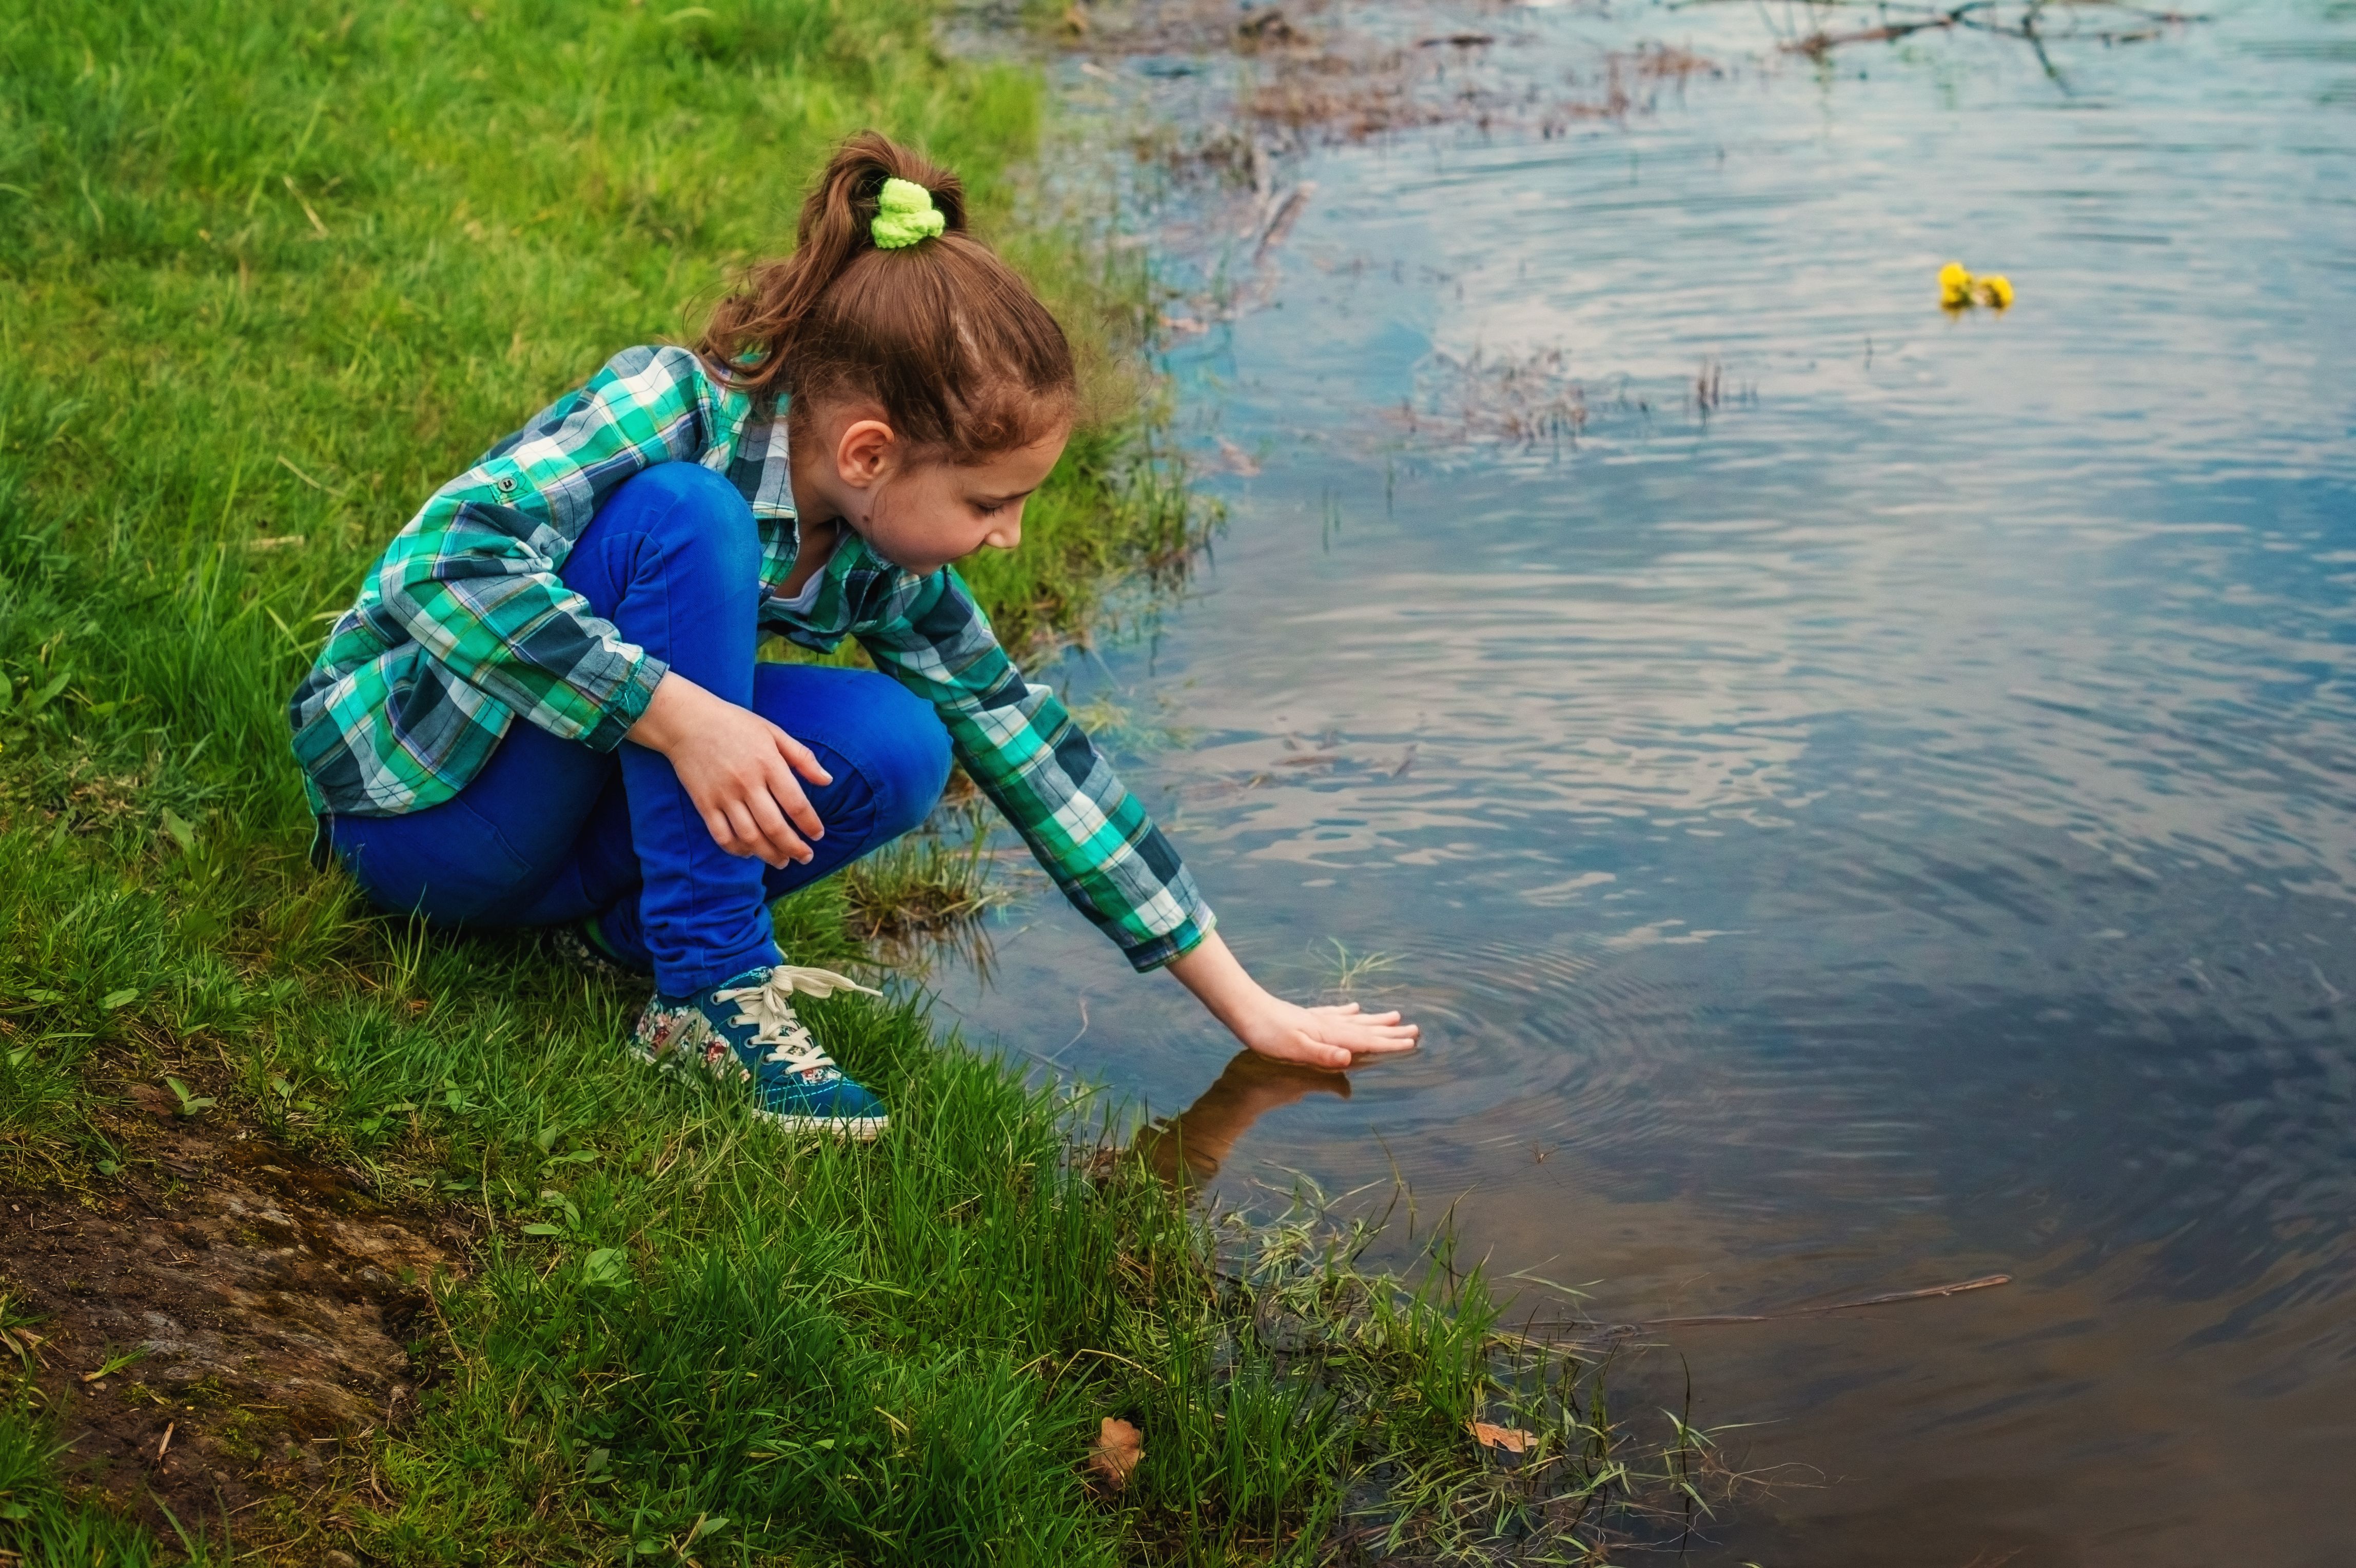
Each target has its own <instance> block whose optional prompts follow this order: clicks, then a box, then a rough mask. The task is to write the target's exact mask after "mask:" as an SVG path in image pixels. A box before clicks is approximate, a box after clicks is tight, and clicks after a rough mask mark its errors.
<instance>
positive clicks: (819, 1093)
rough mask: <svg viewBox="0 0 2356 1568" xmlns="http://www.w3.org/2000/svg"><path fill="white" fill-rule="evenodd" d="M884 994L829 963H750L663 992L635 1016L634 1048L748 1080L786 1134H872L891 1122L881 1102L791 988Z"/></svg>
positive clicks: (673, 1066) (644, 1055)
mask: <svg viewBox="0 0 2356 1568" xmlns="http://www.w3.org/2000/svg"><path fill="white" fill-rule="evenodd" d="M797 991H798V992H801V993H804V994H806V995H809V996H830V995H832V994H833V993H835V992H838V991H858V992H863V993H866V994H867V995H869V996H880V995H882V994H883V993H881V992H879V991H874V990H872V989H870V988H869V987H867V986H864V985H862V984H860V983H858V982H857V981H854V980H851V979H848V978H846V977H845V976H843V975H840V974H837V973H835V972H833V971H832V970H826V969H802V968H798V967H797V966H795V965H793V964H789V963H780V964H774V965H770V966H768V967H766V968H762V969H748V970H746V971H745V972H744V973H742V974H740V975H738V976H737V977H736V978H735V979H734V980H724V981H723V982H721V983H719V984H717V985H714V986H712V987H711V988H709V989H708V990H704V991H699V992H697V993H695V994H694V995H692V996H685V997H672V996H657V997H656V998H655V999H654V1000H653V1001H651V1002H648V1004H647V1010H646V1011H645V1012H644V1013H641V1014H640V1015H638V1026H637V1030H636V1031H635V1032H634V1034H633V1036H632V1037H631V1042H630V1049H631V1054H632V1055H634V1056H636V1057H637V1058H638V1059H639V1060H640V1061H645V1062H651V1063H653V1064H654V1065H655V1066H657V1067H659V1068H663V1069H667V1070H669V1071H674V1072H676V1071H684V1070H687V1069H691V1068H698V1067H700V1068H702V1069H704V1070H706V1071H708V1072H711V1073H714V1074H716V1075H718V1076H720V1077H722V1078H728V1077H732V1076H733V1077H734V1079H736V1080H737V1081H738V1082H749V1083H751V1084H752V1085H753V1092H754V1094H755V1096H756V1097H757V1099H758V1101H759V1104H760V1110H761V1114H762V1115H764V1116H766V1117H767V1118H768V1119H769V1120H770V1121H772V1122H776V1123H777V1124H778V1125H779V1126H781V1127H783V1128H785V1129H786V1130H787V1132H790V1133H830V1134H832V1135H834V1136H836V1137H841V1138H862V1139H864V1138H873V1136H875V1134H876V1133H881V1132H882V1131H883V1129H884V1128H885V1127H886V1126H887V1125H889V1124H890V1122H891V1118H890V1117H889V1116H888V1115H887V1114H886V1113H885V1112H884V1110H883V1101H880V1100H877V1099H876V1098H875V1097H874V1096H873V1095H872V1094H870V1093H868V1092H867V1090H864V1089H862V1088H861V1087H860V1086H859V1085H858V1084H855V1083H853V1082H851V1079H847V1078H845V1077H844V1076H843V1075H842V1069H841V1068H839V1067H837V1066H835V1065H834V1058H831V1057H830V1056H828V1055H827V1054H826V1052H825V1051H824V1050H822V1049H820V1048H819V1044H818V1042H817V1041H815V1040H813V1039H811V1038H810V1032H809V1027H808V1026H805V1025H804V1024H803V1023H802V1021H801V1020H800V1019H799V1018H798V1017H796V1016H795V1015H794V1004H793V995H794V993H795V992H797Z"/></svg>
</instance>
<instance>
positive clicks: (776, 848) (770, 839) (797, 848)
mask: <svg viewBox="0 0 2356 1568" xmlns="http://www.w3.org/2000/svg"><path fill="white" fill-rule="evenodd" d="M752 810H753V823H754V825H755V827H756V828H758V829H759V830H760V833H761V847H762V849H763V850H764V851H766V853H765V854H763V855H762V856H761V858H762V859H763V860H765V861H767V862H768V864H770V865H783V864H784V863H785V861H787V860H808V859H809V858H810V855H811V853H812V852H811V850H810V849H809V845H807V844H805V843H802V841H801V840H799V839H798V838H796V837H795V836H794V830H793V829H791V828H789V827H787V825H786V819H785V815H784V813H783V812H781V811H778V810H777V803H776V801H775V800H771V799H770V798H769V797H768V796H767V795H766V794H762V793H759V792H757V791H756V792H755V795H754V796H753V800H752ZM773 855H775V856H782V857H783V859H771V858H770V857H771V856H773Z"/></svg>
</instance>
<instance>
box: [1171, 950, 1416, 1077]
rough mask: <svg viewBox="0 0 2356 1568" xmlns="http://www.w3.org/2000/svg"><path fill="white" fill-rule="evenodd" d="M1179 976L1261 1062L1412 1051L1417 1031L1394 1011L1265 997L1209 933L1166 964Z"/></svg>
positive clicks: (1330, 1062)
mask: <svg viewBox="0 0 2356 1568" xmlns="http://www.w3.org/2000/svg"><path fill="white" fill-rule="evenodd" d="M1170 972H1171V973H1173V974H1174V975H1176V976H1177V977H1178V979H1179V981H1180V983H1183V985H1184V986H1185V987H1186V989H1187V990H1189V991H1191V992H1193V993H1194V998H1195V1000H1196V1001H1198V1002H1200V1003H1202V1004H1203V1005H1204V1006H1205V1007H1206V1008H1208V1009H1209V1010H1210V1014H1211V1016H1213V1017H1214V1018H1216V1019H1217V1020H1218V1021H1219V1022H1220V1023H1222V1024H1225V1025H1226V1026H1227V1027H1228V1029H1229V1030H1230V1031H1232V1032H1233V1033H1234V1035H1235V1036H1236V1038H1237V1039H1238V1040H1241V1041H1242V1042H1243V1043H1244V1044H1245V1045H1247V1046H1249V1047H1251V1048H1252V1049H1253V1050H1255V1051H1258V1053H1259V1054H1260V1055H1262V1056H1264V1057H1271V1058H1275V1059H1276V1060H1278V1061H1281V1062H1301V1063H1303V1064H1305V1065H1307V1066H1310V1067H1322V1068H1346V1067H1354V1066H1355V1065H1357V1063H1358V1061H1359V1059H1360V1058H1364V1057H1381V1056H1390V1055H1393V1054H1394V1053H1396V1052H1399V1051H1411V1050H1413V1049H1415V1047H1416V1041H1417V1039H1418V1037H1419V1036H1420V1035H1421V1033H1422V1031H1421V1030H1419V1029H1418V1028H1417V1027H1416V1026H1414V1025H1413V1024H1408V1023H1402V1022H1401V1021H1400V1019H1399V1015H1398V1014H1397V1013H1396V1012H1393V1013H1362V1012H1360V1011H1359V1010H1358V1004H1356V1003H1355V1002H1348V1003H1344V1004H1342V1005H1340V1006H1338V1007H1302V1006H1299V1005H1296V1004H1293V1003H1290V1002H1287V1001H1285V1000H1284V999H1283V998H1282V997H1280V996H1273V995H1270V994H1269V993H1268V992H1267V991H1266V990H1264V989H1263V988H1262V987H1261V985H1260V983H1259V982H1258V981H1256V980H1254V979H1253V978H1252V977H1251V975H1250V974H1249V973H1248V972H1246V971H1245V969H1244V966H1243V965H1242V963H1241V962H1239V961H1237V958H1236V955H1235V954H1234V953H1232V952H1229V951H1228V950H1227V944H1226V942H1224V941H1222V940H1220V939H1219V933H1218V932H1217V931H1212V932H1210V933H1209V934H1207V935H1206V936H1205V937H1204V938H1203V940H1201V941H1200V942H1197V943H1196V944H1195V945H1194V947H1192V948H1189V949H1188V950H1186V951H1185V952H1184V953H1183V954H1181V955H1180V956H1179V957H1177V958H1174V959H1173V960H1171V961H1170Z"/></svg>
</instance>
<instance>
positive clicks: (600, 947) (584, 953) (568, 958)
mask: <svg viewBox="0 0 2356 1568" xmlns="http://www.w3.org/2000/svg"><path fill="white" fill-rule="evenodd" d="M548 940H549V943H550V945H551V946H552V947H553V948H554V949H555V950H556V956H557V957H558V958H561V959H562V960H563V961H565V962H566V963H569V964H571V965H572V966H573V968H575V969H582V970H586V971H588V972H590V973H591V974H602V975H604V976H605V978H607V979H608V980H644V979H646V977H647V972H646V971H645V970H642V969H633V968H631V967H630V966H629V965H628V964H626V963H625V962H623V961H622V959H621V955H619V954H618V953H616V952H615V951H614V950H613V949H612V948H610V947H607V946H606V945H605V932H603V931H601V930H599V929H597V917H596V916H594V915H592V916H590V917H589V918H587V919H585V920H575V921H574V922H573V924H571V925H569V926H552V927H550V928H549V931H548Z"/></svg>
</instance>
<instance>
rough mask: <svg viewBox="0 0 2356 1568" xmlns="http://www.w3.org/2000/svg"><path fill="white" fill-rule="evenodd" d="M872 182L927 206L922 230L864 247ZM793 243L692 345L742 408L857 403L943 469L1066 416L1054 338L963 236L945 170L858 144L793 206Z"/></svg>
mask: <svg viewBox="0 0 2356 1568" xmlns="http://www.w3.org/2000/svg"><path fill="white" fill-rule="evenodd" d="M887 180H906V181H908V182H910V183H911V184H913V185H916V186H920V187H922V188H924V190H925V191H926V193H927V194H929V196H930V197H931V199H932V206H933V209H934V210H935V211H937V212H938V213H939V214H940V229H939V231H938V232H937V233H930V234H929V237H925V238H917V239H914V240H908V239H905V238H903V237H902V236H901V234H900V233H899V232H898V231H894V232H893V233H892V234H891V235H890V236H889V237H890V238H891V239H892V240H893V243H892V244H891V246H890V248H884V247H882V246H879V245H878V244H877V242H876V217H877V214H878V212H879V211H880V210H881V209H882V203H883V186H884V182H885V181H887ZM929 228H930V226H929V225H926V229H927V230H928V231H929ZM795 242H796V243H795V249H794V252H793V254H792V255H790V256H787V258H786V259H785V260H783V261H778V262H770V263H765V264H763V265H761V266H759V267H756V268H755V269H754V270H753V272H752V273H751V274H750V275H749V276H747V277H746V279H745V280H744V285H743V286H742V287H741V288H739V289H738V290H737V291H736V292H735V293H734V294H732V295H729V296H728V297H727V298H726V299H723V300H722V301H721V303H720V305H719V306H718V308H716V309H715V310H714V311H713V312H712V320H711V324H710V325H709V326H708V327H706V328H705V329H704V333H703V336H702V338H701V340H699V341H698V342H697V344H696V349H697V351H698V352H699V353H701V355H702V356H703V358H704V359H705V360H706V361H707V362H709V363H710V364H712V366H713V367H714V368H715V369H716V370H717V371H719V373H720V374H721V375H722V376H723V377H724V378H726V379H727V381H729V382H730V384H731V385H733V386H734V387H736V388H737V389H739V390H740V391H743V392H749V393H751V394H752V395H753V397H754V398H755V401H756V402H757V403H763V404H766V405H768V406H775V404H776V402H777V400H778V399H779V398H781V397H782V398H786V399H788V400H791V401H794V402H807V401H809V400H812V399H837V398H845V397H853V398H863V399H867V400H870V401H873V402H874V403H880V404H882V405H883V410H884V414H885V417H886V419H887V420H888V421H889V422H890V424H892V426H893V428H894V430H895V431H897V432H898V433H899V434H900V435H901V436H902V437H903V438H904V439H905V440H907V441H908V442H909V443H910V444H911V446H913V447H915V448H916V449H919V450H924V451H932V452H938V453H941V454H943V455H946V456H949V457H951V458H952V459H954V460H958V461H970V460H973V459H976V458H981V457H987V456H993V455H995V454H997V453H1000V452H1005V451H1010V450H1012V449H1013V448H1015V447H1019V446H1029V445H1030V444H1031V443H1033V442H1034V441H1036V440H1039V439H1040V438H1042V437H1044V436H1045V435H1049V434H1050V433H1052V432H1053V431H1054V430H1055V429H1056V428H1057V427H1058V426H1060V425H1062V424H1065V423H1066V422H1067V421H1068V420H1069V419H1070V417H1071V414H1072V410H1073V407H1074V404H1075V402H1076V378H1075V376H1074V373H1073V369H1072V351H1071V346H1070V344H1069V343H1068V342H1067V341H1066V338H1065V337H1064V331H1063V328H1061V327H1059V326H1057V325H1056V323H1055V317H1053V316H1051V315H1049V314H1048V312H1047V307H1046V306H1044V305H1042V304H1040V303H1039V299H1038V296H1037V295H1034V294H1033V293H1032V292H1031V289H1030V287H1029V285H1026V284H1024V283H1023V280H1022V279H1021V278H1020V277H1018V276H1016V275H1015V273H1014V271H1013V269H1012V268H1011V267H1009V266H1008V265H1007V264H1006V263H1005V262H1003V261H1002V260H1001V259H1000V258H999V256H998V254H997V253H996V252H993V251H991V249H990V247H989V246H987V245H985V244H983V243H982V242H980V240H978V239H975V238H974V237H973V236H972V235H971V234H969V232H968V231H967V230H966V209H965V187H964V184H963V183H962V182H961V181H959V180H958V177H957V176H956V175H955V174H953V173H951V172H950V171H949V170H948V169H945V168H942V167H941V166H938V165H937V164H935V163H933V162H931V161H930V160H929V159H926V158H924V157H921V156H918V155H916V154H915V153H912V152H910V151H908V150H907V149H906V148H905V147H902V146H900V145H897V144H895V143H894V142H892V141H891V140H889V139H888V138H886V137H884V136H882V135H879V134H876V133H874V132H873V131H862V132H861V133H860V134H857V135H855V136H852V137H851V138H850V139H849V140H848V141H846V142H844V143H843V144H842V145H841V147H839V148H838V149H836V151H835V154H834V156H833V157H832V158H831V159H830V160H829V161H828V163H827V166H826V168H825V170H824V172H822V173H821V174H820V175H819V179H818V183H817V185H816V186H815V187H814V188H812V189H811V191H810V193H809V196H808V197H807V198H806V199H804V200H803V202H802V210H801V220H800V222H799V223H798V225H797V227H796V231H795Z"/></svg>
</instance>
